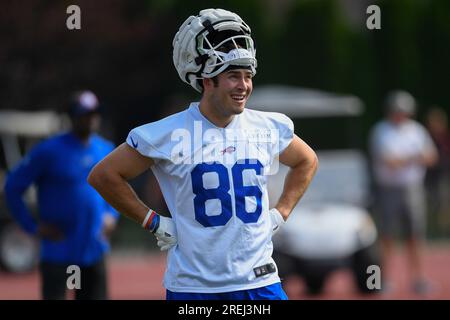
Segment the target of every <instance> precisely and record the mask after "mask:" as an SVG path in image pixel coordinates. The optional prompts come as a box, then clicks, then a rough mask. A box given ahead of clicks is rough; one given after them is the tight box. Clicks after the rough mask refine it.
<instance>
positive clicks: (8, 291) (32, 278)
mask: <svg viewBox="0 0 450 320" xmlns="http://www.w3.org/2000/svg"><path fill="white" fill-rule="evenodd" d="M108 263H109V274H108V277H109V286H110V296H111V299H114V300H115V299H126V300H128V299H133V300H145V299H148V300H158V299H164V297H165V289H164V288H163V286H162V277H163V274H164V269H165V255H164V254H159V253H135V254H133V255H121V254H117V253H115V254H113V255H112V256H111V257H109V260H108ZM393 265H394V269H393V271H394V273H395V278H396V283H395V285H396V286H395V288H394V290H393V291H391V292H389V293H386V294H377V295H370V296H364V295H360V294H358V292H357V291H356V289H355V287H354V285H353V280H352V278H351V274H350V273H349V272H348V271H346V270H342V271H338V272H335V273H334V274H332V276H331V277H330V278H329V280H328V281H327V283H326V285H325V293H324V294H323V295H321V296H318V297H314V299H339V300H340V299H343V300H348V299H392V300H397V299H402V300H408V299H439V300H440V299H446V300H448V299H450V274H449V272H448V268H449V266H450V247H449V246H448V245H447V246H443V245H440V246H433V247H429V248H428V249H427V252H426V257H425V261H424V267H425V270H426V274H427V276H428V279H429V280H430V281H431V282H432V283H433V284H434V290H433V291H432V292H431V293H429V294H427V295H417V294H414V293H413V292H412V291H411V290H410V286H409V283H408V269H407V268H406V267H407V265H406V261H405V259H404V254H403V253H402V252H401V251H399V252H398V254H397V255H396V256H395V258H394V261H393ZM284 287H285V290H286V292H287V293H288V296H289V297H290V299H292V300H297V299H312V297H309V296H307V295H305V294H304V293H303V292H304V285H303V282H302V280H301V279H289V280H286V281H285V282H284ZM5 299H11V300H17V299H19V300H29V299H39V277H38V273H37V271H34V272H32V273H28V274H10V273H6V272H2V271H0V300H5Z"/></svg>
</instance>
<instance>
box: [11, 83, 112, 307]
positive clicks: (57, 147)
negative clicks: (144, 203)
mask: <svg viewBox="0 0 450 320" xmlns="http://www.w3.org/2000/svg"><path fill="white" fill-rule="evenodd" d="M69 115H70V119H71V123H72V129H71V131H69V132H67V133H62V134H59V135H57V136H54V137H51V138H49V139H47V140H45V141H42V142H41V143H39V144H37V145H36V146H35V147H34V148H33V149H32V150H31V151H30V152H29V153H28V154H27V155H26V156H25V157H24V159H23V160H22V161H21V162H20V163H19V164H18V165H17V166H16V167H15V168H14V169H13V170H12V171H11V172H10V173H9V175H8V177H7V180H6V185H5V195H6V200H7V204H8V207H9V209H10V211H11V213H12V215H13V218H14V219H15V220H16V221H17V222H18V223H19V225H20V226H21V227H22V228H23V229H24V230H25V231H26V232H28V233H29V234H32V235H35V236H37V237H39V238H40V240H41V257H40V274H41V294H42V298H43V299H65V297H66V289H67V282H68V281H67V280H68V277H69V276H70V275H71V274H72V273H73V272H69V273H68V266H70V265H76V266H78V267H79V268H80V271H81V273H80V276H81V277H80V279H79V280H80V281H79V284H81V288H77V287H76V286H75V288H76V291H75V298H76V299H107V283H106V270H105V259H104V254H105V253H106V252H107V251H108V250H109V243H108V236H109V234H110V233H111V231H112V230H113V229H114V226H115V224H116V219H117V217H118V213H117V212H116V210H115V209H113V208H112V207H111V206H110V205H109V204H107V203H106V202H105V201H104V200H103V199H102V198H101V196H100V195H98V193H97V192H96V191H95V190H94V189H93V188H92V187H91V186H90V185H89V184H88V183H87V182H86V178H87V176H88V174H89V171H90V170H91V169H92V168H93V166H94V165H95V164H96V163H97V162H99V161H100V160H101V159H102V158H103V157H105V156H106V155H107V154H108V153H109V152H110V151H111V150H113V148H114V146H113V144H112V143H111V142H109V141H107V140H105V139H103V138H101V137H100V136H98V135H97V134H95V133H94V132H95V131H96V130H97V129H98V127H99V123H100V115H99V103H98V99H97V97H96V96H95V94H94V93H92V92H90V91H82V92H76V93H75V94H74V95H73V96H72V98H71V100H70V103H69ZM32 184H34V185H35V186H36V187H37V197H38V215H37V217H34V216H33V215H32V214H31V212H30V210H29V208H27V206H26V204H25V202H24V200H23V198H22V196H23V194H24V193H25V191H26V190H27V189H28V187H29V186H30V185H32ZM74 283H75V284H76V281H74Z"/></svg>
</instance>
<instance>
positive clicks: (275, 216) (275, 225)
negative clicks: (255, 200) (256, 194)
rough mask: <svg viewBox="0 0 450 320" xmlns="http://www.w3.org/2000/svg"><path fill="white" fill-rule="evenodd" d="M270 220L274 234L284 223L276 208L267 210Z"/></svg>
mask: <svg viewBox="0 0 450 320" xmlns="http://www.w3.org/2000/svg"><path fill="white" fill-rule="evenodd" d="M269 215H270V220H271V221H272V234H275V233H277V232H278V230H280V228H281V227H282V226H283V225H284V224H285V223H286V221H284V219H283V216H282V215H281V213H280V211H278V209H276V208H272V209H270V210H269Z"/></svg>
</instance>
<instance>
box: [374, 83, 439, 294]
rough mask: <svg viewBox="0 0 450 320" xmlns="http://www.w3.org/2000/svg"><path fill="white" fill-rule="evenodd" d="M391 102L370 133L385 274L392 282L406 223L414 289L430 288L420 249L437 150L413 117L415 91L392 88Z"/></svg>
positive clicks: (425, 289)
mask: <svg viewBox="0 0 450 320" xmlns="http://www.w3.org/2000/svg"><path fill="white" fill-rule="evenodd" d="M385 107H386V114H387V117H386V119H385V120H383V121H381V122H379V123H378V124H376V125H375V127H374V129H373V130H372V133H371V137H370V149H371V154H372V159H373V166H374V168H373V169H374V170H373V173H374V179H375V183H376V186H377V206H378V212H379V214H380V217H379V218H380V233H381V245H382V258H383V259H382V261H383V269H382V270H383V277H384V279H387V280H386V283H385V284H386V285H387V286H390V285H391V284H392V283H391V282H392V281H391V280H392V278H391V277H390V276H391V275H390V272H389V271H390V268H389V264H390V262H391V258H392V253H393V249H394V238H395V236H396V235H397V234H396V231H397V230H396V227H397V226H399V227H400V226H401V227H402V228H403V229H404V230H403V231H404V234H405V236H406V239H407V257H408V259H409V264H408V265H409V267H410V271H411V273H410V275H411V280H412V289H413V290H414V291H415V292H416V293H425V292H426V291H428V289H429V286H428V285H427V283H426V281H425V279H424V274H423V270H422V265H421V250H420V247H421V242H422V241H423V240H424V238H425V226H426V225H425V214H426V212H425V193H424V177H425V171H426V168H427V167H429V166H431V165H433V164H434V163H435V162H436V160H437V152H436V148H435V145H434V144H433V141H432V139H431V137H430V136H429V134H428V132H427V130H426V129H425V128H424V127H423V126H422V125H421V124H420V123H418V122H417V121H415V120H413V119H412V116H413V115H414V113H415V100H414V98H413V97H412V96H411V94H409V93H408V92H405V91H399V90H398V91H392V92H390V93H389V94H388V96H387V98H386V102H385ZM398 224H401V225H398ZM385 289H389V288H385Z"/></svg>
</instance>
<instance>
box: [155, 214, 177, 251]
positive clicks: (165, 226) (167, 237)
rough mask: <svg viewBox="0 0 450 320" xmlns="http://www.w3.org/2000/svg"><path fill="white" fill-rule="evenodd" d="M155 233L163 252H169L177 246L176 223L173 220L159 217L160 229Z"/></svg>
mask: <svg viewBox="0 0 450 320" xmlns="http://www.w3.org/2000/svg"><path fill="white" fill-rule="evenodd" d="M154 233H155V236H156V239H158V247H159V248H160V249H161V251H164V250H169V249H170V248H172V247H173V246H174V245H176V244H177V236H176V229H175V223H174V222H173V220H172V218H167V217H163V216H159V227H158V229H156V231H155V232H154Z"/></svg>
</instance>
